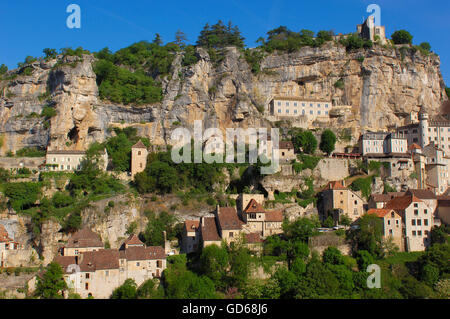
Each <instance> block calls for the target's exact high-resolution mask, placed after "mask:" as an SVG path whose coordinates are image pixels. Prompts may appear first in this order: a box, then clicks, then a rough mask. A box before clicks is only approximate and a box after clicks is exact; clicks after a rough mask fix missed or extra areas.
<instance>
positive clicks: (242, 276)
mask: <svg viewBox="0 0 450 319" xmlns="http://www.w3.org/2000/svg"><path fill="white" fill-rule="evenodd" d="M251 262H252V258H251V256H250V252H249V250H248V249H246V248H244V247H235V248H233V249H232V250H231V252H230V279H231V284H232V285H233V286H235V287H242V286H243V285H244V284H245V283H246V282H247V280H248V277H249V275H250V265H251Z"/></svg>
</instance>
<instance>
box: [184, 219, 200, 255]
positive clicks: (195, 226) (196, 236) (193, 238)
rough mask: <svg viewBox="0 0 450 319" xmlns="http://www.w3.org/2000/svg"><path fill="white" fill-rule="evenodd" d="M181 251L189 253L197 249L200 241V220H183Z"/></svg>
mask: <svg viewBox="0 0 450 319" xmlns="http://www.w3.org/2000/svg"><path fill="white" fill-rule="evenodd" d="M181 242H182V247H181V248H182V252H183V253H186V254H189V253H192V252H194V251H197V250H198V248H199V242H200V221H199V220H185V221H184V225H183V233H182V239H181Z"/></svg>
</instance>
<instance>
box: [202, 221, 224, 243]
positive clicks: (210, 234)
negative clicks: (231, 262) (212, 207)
mask: <svg viewBox="0 0 450 319" xmlns="http://www.w3.org/2000/svg"><path fill="white" fill-rule="evenodd" d="M201 229H202V239H203V241H220V240H221V239H220V236H219V232H218V231H217V226H216V219H215V218H214V217H204V218H203V222H202V228H201Z"/></svg>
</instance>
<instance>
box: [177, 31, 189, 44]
mask: <svg viewBox="0 0 450 319" xmlns="http://www.w3.org/2000/svg"><path fill="white" fill-rule="evenodd" d="M186 41H187V38H186V34H185V33H184V32H183V31H181V30H180V29H178V30H177V32H176V33H175V43H176V45H178V46H179V47H180V48H184V47H185V46H186Z"/></svg>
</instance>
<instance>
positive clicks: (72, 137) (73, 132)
mask: <svg viewBox="0 0 450 319" xmlns="http://www.w3.org/2000/svg"><path fill="white" fill-rule="evenodd" d="M79 132H80V131H79V129H78V127H77V126H74V127H73V128H72V129H71V130H70V131H69V133H67V137H68V138H69V140H71V141H72V142H73V143H77V142H78V138H79V136H78V133H79Z"/></svg>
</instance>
